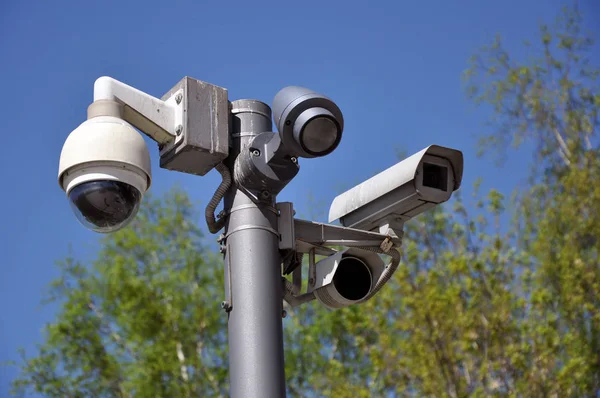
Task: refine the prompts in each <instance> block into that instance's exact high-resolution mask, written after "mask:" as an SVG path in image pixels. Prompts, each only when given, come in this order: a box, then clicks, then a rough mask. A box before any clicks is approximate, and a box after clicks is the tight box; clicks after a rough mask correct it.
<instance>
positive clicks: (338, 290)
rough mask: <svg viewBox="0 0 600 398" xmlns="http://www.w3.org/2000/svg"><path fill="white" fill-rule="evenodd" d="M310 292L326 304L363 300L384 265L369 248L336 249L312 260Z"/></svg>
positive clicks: (335, 304) (344, 305)
mask: <svg viewBox="0 0 600 398" xmlns="http://www.w3.org/2000/svg"><path fill="white" fill-rule="evenodd" d="M315 268H316V278H315V286H314V295H315V297H316V298H317V300H319V301H320V302H321V303H322V304H323V305H325V306H326V307H328V308H332V309H335V308H343V307H347V306H349V305H352V304H355V303H358V302H360V301H361V300H363V299H364V298H365V297H367V295H368V294H369V293H370V292H371V291H372V290H373V288H374V287H375V284H376V283H377V281H378V280H379V277H380V276H381V274H382V273H383V270H384V268H385V265H384V263H383V260H382V259H381V258H380V257H379V256H378V255H377V254H376V253H373V252H368V251H364V250H360V249H356V248H350V249H346V250H343V251H339V252H337V253H335V254H333V255H331V256H329V257H327V258H325V259H323V260H321V261H319V262H318V263H317V264H316V267H315Z"/></svg>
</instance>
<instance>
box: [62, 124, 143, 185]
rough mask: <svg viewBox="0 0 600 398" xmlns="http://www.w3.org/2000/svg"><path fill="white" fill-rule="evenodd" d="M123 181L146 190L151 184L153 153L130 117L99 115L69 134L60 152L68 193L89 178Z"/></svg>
mask: <svg viewBox="0 0 600 398" xmlns="http://www.w3.org/2000/svg"><path fill="white" fill-rule="evenodd" d="M103 180H106V181H121V182H124V183H126V184H128V185H131V186H133V187H134V188H136V189H137V190H138V191H139V192H140V193H141V194H144V193H145V192H146V191H147V190H148V188H149V187H150V184H151V181H152V173H151V166H150V153H149V152H148V147H147V146H146V142H145V141H144V139H143V138H142V136H141V135H140V134H139V133H138V132H137V131H136V130H135V129H134V128H133V127H132V126H131V125H130V124H129V123H127V122H126V121H124V120H122V119H119V118H117V117H114V116H97V117H93V118H91V119H88V120H86V121H85V122H83V123H82V124H81V125H79V127H77V128H76V129H75V130H73V132H72V133H71V134H70V135H69V137H68V138H67V140H66V141H65V143H64V145H63V148H62V152H61V154H60V162H59V168H58V183H59V185H60V187H61V188H62V189H63V190H64V191H65V193H67V195H68V194H69V192H70V191H71V190H72V189H73V188H74V187H76V186H77V185H80V184H83V183H85V182H89V181H103Z"/></svg>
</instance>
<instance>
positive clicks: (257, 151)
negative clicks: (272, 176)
mask: <svg viewBox="0 0 600 398" xmlns="http://www.w3.org/2000/svg"><path fill="white" fill-rule="evenodd" d="M252 156H255V157H259V156H260V151H259V150H258V149H253V150H252Z"/></svg>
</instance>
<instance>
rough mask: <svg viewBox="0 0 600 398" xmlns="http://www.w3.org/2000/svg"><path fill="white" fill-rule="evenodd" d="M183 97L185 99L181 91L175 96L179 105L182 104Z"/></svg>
mask: <svg viewBox="0 0 600 398" xmlns="http://www.w3.org/2000/svg"><path fill="white" fill-rule="evenodd" d="M182 99H183V94H181V93H178V94H177V95H176V96H175V102H177V105H179V104H181V100H182Z"/></svg>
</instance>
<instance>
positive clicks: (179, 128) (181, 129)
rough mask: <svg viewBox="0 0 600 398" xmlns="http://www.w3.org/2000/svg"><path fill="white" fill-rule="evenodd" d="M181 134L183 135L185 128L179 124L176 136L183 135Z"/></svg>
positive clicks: (176, 128)
mask: <svg viewBox="0 0 600 398" xmlns="http://www.w3.org/2000/svg"><path fill="white" fill-rule="evenodd" d="M181 133H183V126H182V125H181V124H178V125H177V127H175V134H177V135H181Z"/></svg>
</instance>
